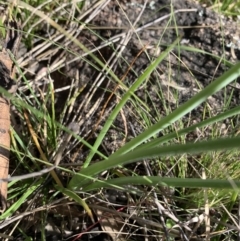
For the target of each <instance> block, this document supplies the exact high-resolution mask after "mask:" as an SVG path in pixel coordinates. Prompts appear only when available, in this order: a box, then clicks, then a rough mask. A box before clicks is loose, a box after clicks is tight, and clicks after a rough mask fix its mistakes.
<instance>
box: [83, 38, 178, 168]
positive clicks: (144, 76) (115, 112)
mask: <svg viewBox="0 0 240 241" xmlns="http://www.w3.org/2000/svg"><path fill="white" fill-rule="evenodd" d="M178 42H179V38H177V39H176V40H175V41H174V42H173V44H171V45H170V46H169V47H168V48H167V49H166V50H165V51H164V52H162V53H161V55H160V56H159V57H158V58H157V59H156V60H155V61H154V62H153V63H152V64H151V65H150V66H149V67H148V68H147V69H146V70H145V71H144V73H143V74H142V75H141V76H140V77H139V78H138V80H137V81H136V82H135V83H134V84H133V85H132V86H131V88H130V89H129V90H128V91H127V92H126V94H125V95H124V96H123V97H122V99H121V101H120V102H119V104H118V105H117V106H116V107H115V109H114V110H113V111H112V113H111V114H110V115H109V117H108V119H107V121H106V122H105V125H104V127H103V128H102V130H101V132H100V134H99V135H98V138H97V140H96V141H95V144H94V146H93V149H92V151H91V152H90V153H89V155H88V157H87V159H86V161H85V163H84V165H83V168H86V167H88V165H89V163H90V162H91V159H92V157H93V156H94V154H95V153H96V151H97V149H98V147H99V145H100V144H101V143H102V140H103V138H104V136H105V135H106V134H107V132H108V130H109V128H110V127H111V125H112V123H113V121H114V120H115V118H116V116H117V115H118V113H119V112H120V110H121V109H122V107H123V106H124V105H125V104H126V102H127V101H128V100H129V99H130V97H131V95H132V94H133V93H134V91H135V90H136V89H137V88H138V87H139V86H140V85H141V84H142V83H143V82H144V81H145V80H146V79H147V77H148V76H150V74H151V73H152V72H153V71H154V70H155V69H156V67H157V66H158V65H159V64H160V63H161V62H162V61H163V59H164V58H166V56H167V55H168V54H169V52H170V51H171V50H172V49H173V48H174V47H175V46H176V44H177V43H178Z"/></svg>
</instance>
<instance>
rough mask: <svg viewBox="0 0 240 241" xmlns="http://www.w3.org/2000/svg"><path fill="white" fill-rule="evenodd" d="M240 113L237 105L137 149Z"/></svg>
mask: <svg viewBox="0 0 240 241" xmlns="http://www.w3.org/2000/svg"><path fill="white" fill-rule="evenodd" d="M239 114H240V106H237V107H235V108H233V109H231V110H228V111H225V112H224V113H221V114H219V115H217V116H214V117H211V118H209V119H206V120H204V121H201V122H200V123H197V124H195V125H192V126H189V127H187V128H184V129H182V130H179V131H178V132H173V133H170V134H167V135H165V136H162V137H160V138H157V139H154V140H152V141H150V142H148V143H146V144H144V146H139V147H137V148H136V150H137V149H138V148H141V149H143V148H144V149H147V148H151V147H154V146H158V145H160V144H163V143H164V142H167V141H169V140H172V139H174V138H177V137H180V136H181V135H186V134H188V133H189V132H191V131H194V130H196V129H197V128H203V127H205V126H209V125H211V124H213V123H217V122H219V121H222V120H225V119H227V118H230V117H233V116H236V115H239Z"/></svg>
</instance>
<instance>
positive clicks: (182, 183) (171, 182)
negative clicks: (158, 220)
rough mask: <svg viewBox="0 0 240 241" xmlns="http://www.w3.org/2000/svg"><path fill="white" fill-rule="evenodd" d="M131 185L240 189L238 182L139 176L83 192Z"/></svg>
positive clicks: (98, 185)
mask: <svg viewBox="0 0 240 241" xmlns="http://www.w3.org/2000/svg"><path fill="white" fill-rule="evenodd" d="M129 185H133V186H135V185H146V186H150V187H156V186H158V185H159V186H171V187H184V188H218V189H232V190H234V189H235V190H234V191H236V187H237V188H240V181H237V180H221V179H214V180H212V179H200V178H170V177H158V176H150V177H149V176H139V177H119V178H116V179H112V180H108V181H106V182H105V181H97V182H94V183H92V184H90V185H89V186H87V187H86V188H84V189H83V191H92V190H96V189H99V188H114V189H120V190H123V191H124V190H126V188H125V187H124V186H129Z"/></svg>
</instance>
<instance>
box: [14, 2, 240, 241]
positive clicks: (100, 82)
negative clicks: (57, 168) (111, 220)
mask: <svg viewBox="0 0 240 241" xmlns="http://www.w3.org/2000/svg"><path fill="white" fill-rule="evenodd" d="M97 2H98V1H86V3H85V6H84V7H83V9H82V11H81V12H75V13H74V14H75V21H72V20H71V18H70V17H69V11H71V7H70V6H69V8H68V7H67V8H66V9H63V10H61V14H62V15H63V16H65V17H66V19H67V21H68V22H67V23H65V24H66V25H64V26H66V27H65V29H66V31H68V32H69V33H71V34H72V35H73V36H74V37H76V38H77V39H78V40H79V41H80V42H81V43H82V44H83V45H85V46H86V47H87V48H88V49H89V50H92V51H94V54H95V55H96V56H97V57H98V58H99V59H100V60H101V61H102V62H103V63H107V65H108V66H109V67H110V68H111V70H112V71H113V72H114V74H115V75H116V76H117V77H118V78H119V79H120V80H121V82H122V83H123V84H124V85H125V86H126V87H127V88H130V87H131V86H132V84H133V83H134V81H135V80H136V79H137V78H138V77H139V76H140V75H141V74H142V73H143V72H144V70H145V69H146V68H147V67H148V66H149V65H150V64H151V62H152V61H154V60H155V59H156V57H158V56H159V54H160V53H161V52H162V51H164V50H165V49H166V48H167V47H168V46H169V45H170V44H172V43H173V42H174V41H175V40H176V38H177V37H178V36H181V40H180V43H179V44H178V45H177V47H176V48H175V49H174V50H173V51H172V52H171V54H169V56H168V57H167V58H166V59H165V60H164V61H163V62H162V63H161V64H160V65H159V66H158V67H157V69H156V70H155V71H154V72H153V73H152V74H151V76H150V77H149V78H148V79H147V80H146V81H145V82H144V83H143V85H142V86H140V87H139V89H138V90H137V91H136V92H135V95H136V96H135V97H132V98H133V100H134V99H136V98H137V97H138V98H139V101H135V102H134V101H129V102H128V103H127V104H126V105H125V107H124V108H123V109H122V111H121V112H120V114H119V115H118V116H117V118H116V120H115V121H114V125H113V126H112V127H111V129H110V131H109V133H108V134H107V135H106V137H105V138H104V140H103V143H102V145H101V147H100V151H102V152H103V153H104V154H105V155H109V154H111V153H113V152H114V151H115V150H117V149H118V148H119V147H120V146H122V145H124V143H125V142H127V141H128V140H130V139H131V138H133V137H134V136H135V135H138V134H139V133H141V132H142V131H143V130H144V129H146V128H147V125H152V124H154V123H156V121H157V120H158V119H160V118H161V117H162V116H166V115H167V114H168V113H169V112H172V111H173V110H174V109H176V108H178V106H179V105H180V104H181V103H184V102H185V101H187V100H188V99H190V98H191V97H192V96H193V95H195V94H196V93H198V92H199V91H200V90H201V89H202V88H204V87H205V86H207V85H208V84H209V83H211V82H212V81H213V80H214V79H216V78H217V77H218V76H220V75H222V74H223V73H224V72H225V71H226V70H228V69H229V68H230V67H231V66H232V65H233V64H234V63H236V62H237V61H238V58H240V51H239V47H240V41H239V39H238V36H239V35H238V32H237V31H238V28H239V27H238V23H237V22H235V21H233V20H231V19H228V18H226V17H223V16H221V15H220V14H217V13H215V12H213V11H211V10H210V9H208V8H204V7H202V6H199V5H198V4H196V3H194V2H192V1H185V0H173V1H168V0H163V1H150V0H149V1H144V0H135V1H123V0H119V1H107V0H105V1H100V3H99V4H97ZM170 2H172V5H171V4H170ZM55 14H56V15H54V13H53V15H52V16H51V17H52V18H53V19H54V18H55V17H56V16H57V15H58V14H59V13H58V12H56V13H55ZM83 23H85V24H86V26H84V25H83ZM41 31H42V32H41V36H44V37H46V38H47V41H45V42H44V43H43V40H42V39H41V40H39V39H38V38H36V42H35V46H34V47H33V49H32V50H29V51H28V53H24V52H22V53H21V56H19V65H20V67H21V68H22V69H23V70H26V76H27V77H28V78H29V79H30V80H31V79H32V81H31V82H30V83H31V84H32V86H33V88H34V89H35V90H36V93H38V92H39V93H41V92H40V90H39V88H40V89H41V88H42V90H44V88H45V87H44V86H43V83H45V84H46V83H47V82H48V74H50V76H51V78H52V79H53V81H54V87H55V89H56V97H55V98H56V108H57V118H59V120H60V121H61V123H63V124H64V125H68V124H69V123H70V122H72V121H75V122H78V123H79V125H80V132H79V135H80V136H82V137H83V138H84V139H85V140H87V141H88V142H90V143H91V144H93V143H94V141H95V139H96V137H97V135H98V133H99V132H100V130H101V128H102V126H103V124H104V123H105V121H106V119H107V118H108V116H109V113H111V111H112V110H113V108H114V107H115V106H116V104H117V103H119V100H120V99H121V97H122V96H123V94H124V93H125V92H126V91H125V90H124V88H123V87H121V86H120V85H118V84H117V82H116V80H114V79H113V77H112V76H110V75H109V74H108V73H106V71H105V70H103V67H101V66H100V65H99V64H98V63H96V61H95V60H93V59H92V57H91V56H90V55H89V53H88V54H85V53H84V51H82V50H81V49H80V48H79V47H77V46H76V45H75V44H74V43H73V42H72V41H71V40H69V38H66V37H64V36H62V35H60V34H59V33H57V32H55V30H52V29H51V28H49V26H46V25H45V23H43V26H42V30H41ZM69 86H71V91H70V90H69V88H70V87H69ZM66 87H69V88H67V89H64V88H66ZM239 88H240V85H239V81H237V80H236V82H235V83H233V84H232V85H230V86H228V87H226V89H225V90H223V91H221V92H219V93H217V94H215V95H214V96H212V97H211V98H209V99H208V101H207V103H204V104H203V105H201V106H200V107H199V108H197V109H195V110H194V111H192V112H191V113H190V114H189V115H187V116H186V117H185V118H184V119H183V125H185V126H187V125H189V124H191V123H195V122H198V121H201V120H203V119H204V118H207V117H208V116H211V115H215V114H217V113H220V112H222V111H223V110H224V108H225V107H226V106H227V107H228V108H229V107H234V106H237V105H239V104H240V98H239V91H240V89H239ZM19 91H20V92H21V93H25V94H29V91H28V90H26V85H25V84H19ZM112 92H114V95H113V96H110V95H111V93H112ZM76 93H78V97H77V98H76V99H75V101H74V102H73V104H72V105H71V106H70V107H69V108H68V110H67V111H66V112H65V113H64V116H62V115H61V114H62V111H63V106H64V105H65V102H66V101H67V98H68V96H69V95H70V96H71V97H72V96H73V95H74V94H76ZM110 97H111V98H110ZM108 99H109V101H108ZM136 103H137V104H136ZM61 118H62V119H61ZM143 119H145V120H148V123H149V124H147V122H146V121H145V122H144V121H143ZM230 121H232V122H234V123H235V124H236V123H237V118H236V119H234V120H227V121H225V122H224V123H222V124H221V126H220V127H221V128H222V129H223V130H222V134H223V135H224V134H226V131H225V130H226V129H227V127H228V124H229V122H230ZM208 133H209V132H208V131H206V133H205V134H204V135H202V138H206V137H208V135H209V134H208ZM163 134H164V133H160V135H163ZM196 137H198V136H197V133H192V135H189V137H188V138H189V140H192V139H194V138H196ZM69 150H70V154H69V155H68V157H66V160H63V162H69V160H71V162H74V163H79V164H81V163H82V162H83V160H84V158H85V157H86V155H87V154H88V149H87V148H86V147H84V146H81V145H79V144H78V145H75V144H74V143H72V144H71V147H69ZM98 160H99V157H98V156H96V157H94V161H98ZM141 168H142V167H141V166H140V168H139V169H136V172H138V173H142V171H143V170H142V169H141ZM154 174H155V175H156V174H161V175H164V174H165V173H164V172H162V173H154ZM120 196H121V195H120V194H119V193H117V192H116V193H113V194H105V196H104V198H103V197H101V198H103V199H108V202H112V203H114V204H119V205H123V204H126V203H127V202H126V196H124V195H123V197H120ZM106 197H107V198H106ZM99 200H100V197H99V199H98V201H97V199H96V200H95V202H99V203H100V204H101V202H100V201H99ZM133 200H135V199H134V198H133ZM135 201H136V200H135ZM143 205H144V204H143ZM147 205H149V204H146V206H147ZM151 205H152V206H151ZM150 206H151V207H154V208H155V204H154V203H151V204H150V205H149V206H148V207H149V210H147V211H146V213H148V215H149V216H151V215H150V213H151V210H150ZM56 210H57V209H56ZM96 210H97V208H95V212H96ZM61 211H63V210H61ZM61 211H60V210H57V211H56V212H57V213H59V212H61ZM65 211H67V210H65ZM68 211H69V210H68ZM49 212H50V211H49ZM76 212H79V213H83V212H82V210H80V209H79V207H77V211H76V210H75V211H74V213H76ZM126 212H130V213H131V210H128V211H126ZM61 215H62V216H61V217H62V219H63V220H60V218H59V216H58V217H57V216H56V215H55V213H54V209H51V212H50V214H49V217H51V220H50V219H49V222H48V223H49V225H50V226H51V227H52V229H53V227H55V226H57V227H58V228H57V231H56V230H55V231H51V232H50V231H47V232H46V235H47V236H49V240H61V238H62V237H64V238H66V237H69V236H71V235H73V234H76V233H79V232H80V231H81V230H85V228H86V227H89V226H90V224H91V221H90V220H87V221H88V222H87V224H86V223H85V226H84V225H82V224H81V222H82V221H80V220H81V219H82V217H80V218H79V216H78V215H77V217H73V219H72V223H71V225H70V221H69V219H68V218H66V216H67V215H65V214H61ZM82 215H83V214H82ZM144 215H145V214H143V216H144ZM83 216H84V215H83ZM139 217H142V216H141V214H139ZM75 219H76V220H75ZM36 220H37V219H36ZM74 220H75V221H74ZM125 220H126V219H125ZM154 220H155V221H156V220H157V221H156V222H160V221H159V217H156V218H155V219H154ZM63 221H64V228H63V229H64V230H65V233H64V232H63V231H62V230H59V229H60V228H59V227H60V226H61V222H63ZM26 222H27V220H26ZM74 222H75V223H74ZM127 222H128V225H125V227H126V230H123V231H122V232H127V233H129V235H128V238H129V240H130V239H131V240H145V239H144V234H145V233H144V232H145V231H144V230H143V231H141V230H138V231H136V229H134V228H133V226H131V225H134V224H137V225H140V226H141V225H142V226H144V225H143V224H142V223H141V222H137V223H135V219H134V218H133V219H131V218H130V219H129V220H128V221H127ZM53 223H54V225H53ZM129 223H130V224H131V225H129ZM28 225H29V229H28V231H29V230H32V232H33V236H35V237H37V238H36V240H40V239H38V234H36V233H37V231H36V230H35V229H34V227H35V225H34V226H31V225H30V222H29V224H28ZM83 226H84V227H83ZM120 227H121V226H120ZM101 228H102V227H95V230H96V231H99V230H100V229H101ZM156 229H157V227H156V226H155V227H153V230H156ZM66 230H67V231H66ZM133 230H134V231H133ZM135 231H136V233H135ZM183 232H185V230H184V231H182V230H181V229H180V231H179V233H181V235H182V237H183V236H184V235H183ZM186 232H187V231H186ZM198 232H199V233H200V234H201V230H198ZM147 233H148V234H149V238H148V240H159V239H157V238H156V236H154V235H153V236H151V235H152V234H156V232H155V231H148V232H147ZM131 234H134V235H135V236H134V235H131ZM150 234H151V235H150ZM156 235H157V234H156ZM158 235H160V234H158ZM161 235H162V234H161ZM178 235H180V234H177V235H176V236H178ZM53 237H56V239H54V238H53ZM178 237H180V236H178ZM178 237H176V239H175V240H179V239H178ZM21 238H22V237H21ZM21 238H19V239H18V240H23V239H21ZM94 238H95V239H94ZM103 238H106V237H103V236H102V234H101V235H98V233H97V234H95V236H94V235H92V236H91V235H89V234H88V235H87V234H86V235H84V236H82V237H81V239H79V240H104V239H103ZM111 239H113V240H114V239H115V240H120V239H116V238H114V237H112V238H111V237H110V236H109V237H107V239H105V240H111ZM200 239H201V238H200ZM15 240H17V239H15ZM70 240H73V239H70ZM126 240H127V239H126ZM181 240H183V239H181ZM195 240H196V239H195Z"/></svg>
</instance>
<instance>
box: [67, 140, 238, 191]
mask: <svg viewBox="0 0 240 241" xmlns="http://www.w3.org/2000/svg"><path fill="white" fill-rule="evenodd" d="M239 143H240V137H232V138H222V139H216V140H209V141H203V142H197V143H188V144H178V145H169V146H160V147H153V148H148V149H145V148H143V149H140V148H139V149H138V150H134V151H132V152H129V153H127V154H125V155H120V156H118V157H116V156H115V155H111V156H110V157H109V158H108V159H107V160H104V161H101V162H98V163H95V164H93V165H91V166H89V167H88V168H86V169H82V170H81V171H80V172H79V174H80V175H75V176H74V177H73V178H72V180H71V181H70V183H69V186H68V187H69V188H70V189H80V188H81V187H82V186H83V185H85V184H86V183H88V182H89V180H87V179H86V178H84V177H83V176H81V175H84V176H89V177H95V176H96V175H97V174H99V173H101V172H103V171H105V170H109V169H111V168H114V167H116V166H119V165H126V164H129V163H133V162H136V161H139V160H144V159H147V158H155V157H163V156H176V155H183V154H186V153H187V154H196V153H201V152H204V153H206V152H211V151H224V150H230V149H233V148H234V149H237V148H238V149H239V148H240V147H239ZM143 146H144V145H143Z"/></svg>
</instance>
